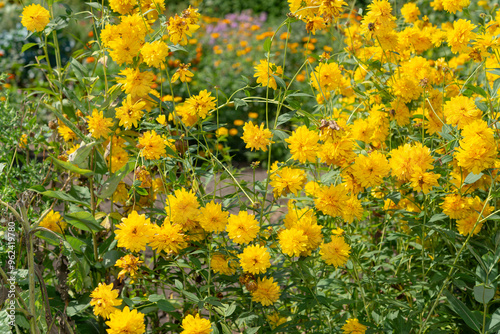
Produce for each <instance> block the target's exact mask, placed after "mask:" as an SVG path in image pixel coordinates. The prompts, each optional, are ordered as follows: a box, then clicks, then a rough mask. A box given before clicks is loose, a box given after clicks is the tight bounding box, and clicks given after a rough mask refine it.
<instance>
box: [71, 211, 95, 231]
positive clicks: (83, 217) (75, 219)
mask: <svg viewBox="0 0 500 334" xmlns="http://www.w3.org/2000/svg"><path fill="white" fill-rule="evenodd" d="M64 220H65V221H66V222H67V223H69V224H71V225H73V226H74V227H76V228H79V229H80V230H84V231H87V232H99V231H102V230H103V229H104V228H103V227H102V226H101V225H99V223H98V222H97V221H96V220H95V218H94V217H93V216H92V214H91V213H90V212H87V211H77V212H72V213H67V214H65V215H64Z"/></svg>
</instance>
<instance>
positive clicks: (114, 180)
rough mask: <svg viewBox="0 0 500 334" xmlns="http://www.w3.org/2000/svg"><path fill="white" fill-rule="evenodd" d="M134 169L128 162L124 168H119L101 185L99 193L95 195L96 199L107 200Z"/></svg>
mask: <svg viewBox="0 0 500 334" xmlns="http://www.w3.org/2000/svg"><path fill="white" fill-rule="evenodd" d="M133 169H134V163H133V162H132V161H129V162H128V163H127V164H126V165H125V166H123V167H122V168H120V169H119V170H118V171H117V172H116V173H114V174H113V176H111V177H110V178H109V179H107V180H106V182H104V183H103V185H102V187H101V191H100V192H99V193H98V194H97V197H99V198H102V199H107V198H109V197H111V195H112V194H113V193H114V192H115V190H116V188H117V187H118V184H119V183H120V182H121V181H122V180H123V179H124V178H125V176H127V175H128V174H130V172H132V170H133Z"/></svg>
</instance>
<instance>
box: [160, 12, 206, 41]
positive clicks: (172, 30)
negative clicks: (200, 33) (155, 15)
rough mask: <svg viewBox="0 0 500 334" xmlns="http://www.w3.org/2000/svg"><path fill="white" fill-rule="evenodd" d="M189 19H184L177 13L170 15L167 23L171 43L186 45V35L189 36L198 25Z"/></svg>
mask: <svg viewBox="0 0 500 334" xmlns="http://www.w3.org/2000/svg"><path fill="white" fill-rule="evenodd" d="M194 23H195V22H191V20H189V19H185V18H184V17H181V16H179V15H177V14H175V16H171V17H170V19H169V21H168V24H167V30H168V37H169V38H170V42H172V44H180V45H186V44H187V42H188V39H187V38H188V36H189V37H191V36H192V35H193V32H195V31H196V30H197V29H198V28H199V27H200V26H199V25H196V24H194Z"/></svg>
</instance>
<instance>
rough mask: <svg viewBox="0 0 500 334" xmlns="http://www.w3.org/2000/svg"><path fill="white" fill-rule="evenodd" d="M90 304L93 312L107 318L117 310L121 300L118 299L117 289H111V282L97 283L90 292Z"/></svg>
mask: <svg viewBox="0 0 500 334" xmlns="http://www.w3.org/2000/svg"><path fill="white" fill-rule="evenodd" d="M90 297H91V298H92V300H91V301H90V305H91V306H93V307H94V314H95V315H96V316H101V317H103V318H105V319H109V317H110V315H111V314H112V313H113V312H115V311H116V310H118V309H117V308H115V306H120V305H121V304H122V300H121V299H118V290H113V284H108V285H106V284H103V283H99V286H98V287H97V288H95V289H94V291H92V293H91V294H90Z"/></svg>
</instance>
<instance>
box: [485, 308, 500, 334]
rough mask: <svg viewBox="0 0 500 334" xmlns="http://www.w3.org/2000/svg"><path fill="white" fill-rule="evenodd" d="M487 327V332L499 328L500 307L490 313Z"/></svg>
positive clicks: (492, 331)
mask: <svg viewBox="0 0 500 334" xmlns="http://www.w3.org/2000/svg"><path fill="white" fill-rule="evenodd" d="M486 328H487V329H488V331H487V333H494V332H496V331H498V330H500V308H497V309H496V311H495V312H493V314H492V315H491V320H490V322H489V323H488V325H487V326H486Z"/></svg>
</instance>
